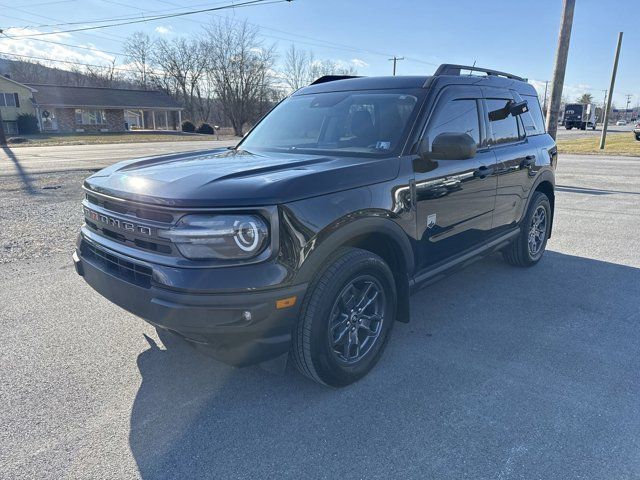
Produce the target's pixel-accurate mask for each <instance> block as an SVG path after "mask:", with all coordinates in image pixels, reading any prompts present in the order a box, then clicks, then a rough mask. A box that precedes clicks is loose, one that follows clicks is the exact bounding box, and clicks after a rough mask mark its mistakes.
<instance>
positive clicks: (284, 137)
mask: <svg viewBox="0 0 640 480" xmlns="http://www.w3.org/2000/svg"><path fill="white" fill-rule="evenodd" d="M422 95H423V90H411V91H406V90H402V91H400V90H382V91H381V90H378V91H353V92H327V93H318V94H313V95H298V96H293V97H290V98H288V99H286V100H285V101H283V102H282V103H280V104H279V105H278V106H277V107H276V108H275V109H273V111H271V113H269V115H267V116H266V117H265V118H264V119H263V120H262V121H261V122H260V123H259V124H258V125H257V126H256V127H255V128H254V129H253V130H252V131H251V133H250V134H249V135H248V136H247V137H246V138H245V139H244V141H243V142H242V143H241V145H240V147H241V148H242V149H248V150H251V149H268V150H283V151H303V152H307V153H325V154H326V153H333V152H340V154H352V155H358V156H371V155H392V154H396V153H399V150H400V148H401V147H402V144H403V143H404V139H405V137H406V135H407V133H408V129H409V128H410V126H411V123H412V122H413V119H414V117H415V115H416V114H417V110H418V105H419V102H418V100H419V99H420V98H421V96H422Z"/></svg>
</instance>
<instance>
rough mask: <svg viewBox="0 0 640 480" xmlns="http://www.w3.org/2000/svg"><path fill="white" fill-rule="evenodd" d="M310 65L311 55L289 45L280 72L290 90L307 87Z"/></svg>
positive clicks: (311, 61)
mask: <svg viewBox="0 0 640 480" xmlns="http://www.w3.org/2000/svg"><path fill="white" fill-rule="evenodd" d="M311 63H313V54H311V53H309V52H307V51H305V50H298V49H297V48H296V47H295V45H293V44H291V46H290V47H289V50H287V51H286V52H285V55H284V65H283V70H282V75H283V77H284V81H285V83H286V84H287V86H288V87H289V88H290V89H291V90H298V89H299V88H302V87H305V86H307V85H309V76H310V72H309V70H310V67H311Z"/></svg>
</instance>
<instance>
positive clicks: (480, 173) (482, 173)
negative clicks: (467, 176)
mask: <svg viewBox="0 0 640 480" xmlns="http://www.w3.org/2000/svg"><path fill="white" fill-rule="evenodd" d="M493 172H494V167H493V165H489V166H486V165H482V166H481V167H478V168H476V169H475V170H474V171H473V176H474V177H477V178H487V177H488V176H489V175H493Z"/></svg>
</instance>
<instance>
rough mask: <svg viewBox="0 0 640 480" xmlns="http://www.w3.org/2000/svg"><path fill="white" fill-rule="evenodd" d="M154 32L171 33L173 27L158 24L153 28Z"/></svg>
mask: <svg viewBox="0 0 640 480" xmlns="http://www.w3.org/2000/svg"><path fill="white" fill-rule="evenodd" d="M155 32H156V33H158V34H160V35H169V34H170V33H173V28H172V27H171V26H168V27H165V26H164V25H158V26H157V27H156V28H155Z"/></svg>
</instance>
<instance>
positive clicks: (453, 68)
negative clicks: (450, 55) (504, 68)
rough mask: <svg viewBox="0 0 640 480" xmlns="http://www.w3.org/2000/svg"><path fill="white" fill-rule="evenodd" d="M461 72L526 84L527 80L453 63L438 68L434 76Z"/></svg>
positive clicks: (458, 74)
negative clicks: (504, 78) (479, 73)
mask: <svg viewBox="0 0 640 480" xmlns="http://www.w3.org/2000/svg"><path fill="white" fill-rule="evenodd" d="M460 70H469V71H470V72H483V73H486V74H487V75H495V76H496V77H506V78H510V79H511V80H519V81H521V82H526V81H527V79H526V78H523V77H519V76H517V75H512V74H511V73H505V72H499V71H498V70H491V69H489V68H481V67H475V66H469V65H454V64H451V63H443V64H442V65H440V66H439V67H438V69H437V70H436V73H434V74H433V75H434V76H438V75H455V76H460Z"/></svg>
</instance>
